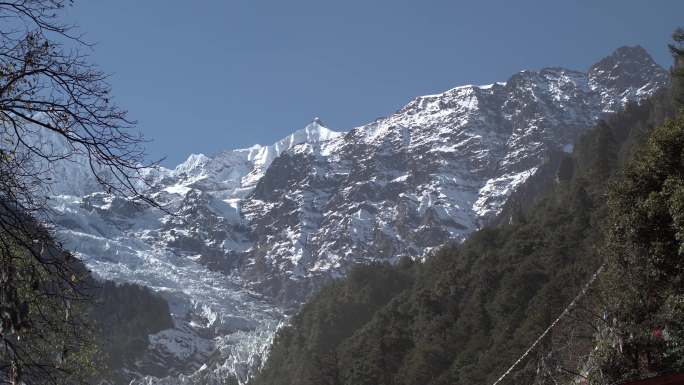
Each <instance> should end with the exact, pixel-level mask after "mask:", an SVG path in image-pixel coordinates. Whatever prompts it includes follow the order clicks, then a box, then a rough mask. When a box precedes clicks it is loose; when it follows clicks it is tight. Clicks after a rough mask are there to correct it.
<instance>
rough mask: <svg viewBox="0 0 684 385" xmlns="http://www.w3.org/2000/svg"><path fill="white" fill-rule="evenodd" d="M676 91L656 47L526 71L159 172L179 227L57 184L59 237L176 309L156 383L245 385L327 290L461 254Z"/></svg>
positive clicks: (97, 266) (158, 338) (160, 348)
mask: <svg viewBox="0 0 684 385" xmlns="http://www.w3.org/2000/svg"><path fill="white" fill-rule="evenodd" d="M667 81H668V76H667V73H666V72H665V71H664V70H663V69H662V68H660V67H659V66H658V65H657V64H656V63H654V62H653V60H652V59H651V58H650V56H649V55H648V54H647V53H646V52H645V51H644V50H643V49H642V48H640V47H623V48H620V49H618V50H617V51H615V52H614V53H613V54H612V55H610V56H609V57H607V58H605V59H603V60H601V61H600V62H598V63H596V64H595V65H593V66H592V67H591V68H590V69H589V71H588V72H579V71H573V70H567V69H563V68H545V69H542V70H540V71H522V72H520V73H517V74H515V75H513V76H511V78H510V79H508V80H507V81H506V82H500V83H494V84H491V85H486V86H472V85H468V86H461V87H456V88H453V89H450V90H448V91H445V92H443V93H440V94H435V95H426V96H421V97H418V98H416V99H414V100H412V101H411V102H409V103H408V104H407V105H406V106H404V107H403V108H401V109H400V110H398V111H397V112H395V113H394V114H392V115H390V116H388V117H386V118H381V119H378V120H376V121H374V122H372V123H370V124H367V125H365V126H361V127H357V128H354V129H352V130H350V131H349V132H347V133H338V132H334V131H331V130H329V129H328V128H326V127H325V125H324V124H323V123H322V122H321V121H320V119H315V120H314V121H313V122H311V123H310V124H309V125H308V126H306V127H305V128H304V129H302V130H299V131H296V132H294V133H293V134H292V135H290V136H288V137H286V138H284V139H283V140H281V141H279V142H277V143H275V144H273V145H270V146H254V147H251V148H248V149H241V150H230V151H225V152H222V153H219V154H217V155H215V156H212V157H208V156H205V155H191V156H190V157H189V158H188V160H187V161H185V162H184V163H182V164H180V165H179V166H177V167H176V168H175V169H173V170H169V169H161V170H150V171H149V172H148V174H147V177H148V178H149V182H150V186H151V187H149V190H148V193H149V194H150V195H152V196H153V197H154V198H155V199H157V201H159V202H160V203H163V204H165V205H166V206H167V208H168V210H169V211H170V212H172V213H174V215H167V214H165V213H162V212H159V211H156V210H153V209H149V208H144V207H140V206H137V205H136V204H133V203H132V202H129V201H127V200H126V199H123V198H121V197H116V196H111V195H109V194H106V193H102V192H97V191H94V190H92V191H81V190H82V189H83V186H91V184H89V183H86V182H87V180H85V179H84V180H85V181H84V182H83V183H80V182H76V181H74V179H73V178H70V179H66V183H64V182H59V183H58V185H56V186H54V189H53V191H54V195H55V196H54V198H53V199H52V202H53V207H54V209H55V211H56V213H57V216H56V218H57V220H58V221H59V223H60V225H61V230H60V236H61V237H62V238H63V240H64V241H65V243H66V244H67V245H68V246H69V247H71V248H72V249H73V250H75V251H77V252H79V253H81V255H82V256H83V257H84V259H85V261H86V263H87V264H88V265H89V267H90V268H92V269H93V270H94V271H95V272H96V273H97V274H99V275H101V276H102V277H105V278H109V279H114V280H119V281H131V282H136V283H141V284H144V285H147V286H150V287H152V288H154V289H155V290H157V291H158V292H160V293H162V295H164V296H165V297H166V298H167V299H168V300H169V302H170V304H171V311H172V313H173V316H174V320H175V328H174V329H170V330H167V331H164V332H162V333H159V334H156V335H154V336H152V337H151V353H150V357H151V358H150V359H149V360H152V361H154V362H157V363H159V362H161V363H163V367H166V368H169V370H168V373H167V374H169V375H170V376H172V377H170V378H167V379H165V380H155V379H153V378H147V379H146V380H144V381H146V382H148V383H158V382H161V383H196V382H198V381H200V382H202V383H213V382H212V381H216V383H220V382H218V381H219V380H218V379H219V378H225V377H226V376H227V375H229V374H230V375H235V376H237V378H238V379H239V380H240V381H241V382H242V381H244V380H245V379H246V378H247V377H248V376H249V375H250V372H251V371H252V370H254V369H255V368H258V367H259V366H260V364H261V362H262V361H261V357H262V354H263V353H264V352H266V351H267V349H268V344H269V342H270V338H271V336H272V335H273V331H274V330H275V328H276V327H277V325H278V323H279V322H281V321H282V320H283V319H284V318H285V314H286V313H287V312H288V311H291V310H293V309H296V308H297V305H298V304H299V303H301V302H302V301H304V300H305V299H306V298H307V296H308V295H309V294H310V293H311V292H312V291H313V290H315V289H316V288H317V287H319V286H320V285H321V284H322V283H324V282H326V281H327V280H329V279H330V278H331V277H336V276H339V275H342V274H344V273H345V271H346V270H347V269H348V268H349V267H350V266H351V265H352V264H354V263H363V262H367V261H373V260H388V261H395V260H397V259H398V258H400V257H402V256H408V257H414V258H421V257H423V256H425V255H426V253H428V252H429V251H430V250H431V249H433V248H435V247H438V246H440V245H442V244H444V243H447V242H459V241H461V240H463V239H464V238H465V237H466V236H467V235H468V234H469V233H470V232H472V231H473V230H475V229H476V228H478V227H479V226H481V225H482V224H483V223H485V222H486V221H488V220H490V219H491V218H492V217H494V216H495V215H496V214H497V213H498V212H499V210H500V209H501V207H502V205H503V204H504V203H505V201H506V199H507V197H508V196H509V195H510V194H511V193H512V192H513V191H515V190H516V189H517V188H518V186H520V185H521V184H522V183H524V182H525V180H527V179H528V178H529V177H530V176H531V175H534V174H535V172H536V171H537V169H538V168H539V166H540V165H541V164H542V163H543V162H544V160H545V159H546V158H547V157H548V155H549V154H550V153H552V152H556V153H557V152H558V151H563V150H565V151H567V150H568V149H570V148H571V146H572V144H573V143H574V141H575V140H576V139H577V138H578V136H579V135H581V134H582V132H583V131H584V130H585V129H587V128H589V127H591V126H592V125H593V124H594V123H595V122H596V121H597V120H598V119H600V118H601V116H602V115H603V114H607V113H611V112H614V111H616V110H619V109H620V108H622V107H623V106H624V105H625V104H626V103H628V102H638V101H639V100H641V99H643V98H646V97H648V96H650V95H652V94H653V93H654V92H656V91H657V90H658V89H659V88H661V87H663V86H664V85H665V84H666V83H667ZM71 167H75V166H71ZM58 171H60V172H62V173H66V174H68V175H77V176H79V177H81V173H80V172H76V171H73V170H68V169H66V168H65V169H59V170H58ZM83 178H86V177H83ZM57 180H58V181H59V180H65V179H59V178H57ZM75 183H78V186H79V188H74V184H75ZM132 373H134V375H135V376H142V375H144V374H146V373H145V367H144V366H143V367H140V368H135V369H134V370H133V371H132ZM191 373H194V374H191ZM186 374H187V375H189V377H188V376H185V375H186Z"/></svg>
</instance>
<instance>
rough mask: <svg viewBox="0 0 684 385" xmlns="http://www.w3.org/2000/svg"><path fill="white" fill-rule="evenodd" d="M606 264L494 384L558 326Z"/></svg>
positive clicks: (496, 384)
mask: <svg viewBox="0 0 684 385" xmlns="http://www.w3.org/2000/svg"><path fill="white" fill-rule="evenodd" d="M604 266H605V263H604V264H601V266H599V268H598V269H597V270H596V271H595V272H594V274H593V275H592V276H591V278H590V279H589V282H587V283H586V284H585V285H584V287H583V288H582V290H581V291H580V292H579V294H577V296H575V298H574V299H573V300H572V302H570V304H569V305H568V306H567V307H566V308H565V310H563V312H562V313H561V314H560V315H559V316H558V318H556V320H555V321H553V322H552V323H551V325H549V327H547V328H546V330H544V332H543V333H542V334H541V335H540V336H539V337H538V338H537V339H536V340H535V341H534V342H533V343H532V345H531V346H530V347H529V348H527V350H526V351H525V353H523V355H522V356H520V358H518V360H517V361H515V362H514V363H513V365H511V367H510V368H508V370H506V371H505V372H504V374H502V375H501V377H499V379H498V380H496V381H494V383H493V384H492V385H498V384H499V383H500V382H501V381H502V380H503V379H504V378H506V376H508V375H509V374H510V373H511V372H512V371H513V369H515V367H516V366H518V364H519V363H520V362H522V360H524V359H525V358H526V357H527V356H528V355H529V354H530V352H532V350H534V348H535V347H537V345H538V344H539V342H540V341H541V340H542V339H544V337H546V335H547V334H549V332H550V331H551V329H553V328H554V327H555V326H556V324H558V322H560V320H561V319H563V317H565V316H566V315H567V314H568V313H569V312H570V310H571V309H572V308H573V307H574V306H575V305H576V304H577V301H579V300H580V299H582V297H584V296H585V295H586V294H587V291H588V290H589V287H590V286H591V285H592V284H593V283H594V281H596V278H597V277H598V276H599V274H601V271H603V267H604Z"/></svg>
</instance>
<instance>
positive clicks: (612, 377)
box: [251, 92, 684, 385]
mask: <svg viewBox="0 0 684 385" xmlns="http://www.w3.org/2000/svg"><path fill="white" fill-rule="evenodd" d="M674 110H675V108H674V107H673V103H672V101H671V97H670V94H669V93H668V92H662V93H660V94H657V95H655V96H654V97H653V98H651V99H650V100H647V101H645V102H643V103H642V104H641V105H628V106H627V108H626V109H625V110H624V111H622V112H620V113H617V114H615V115H614V116H612V117H610V118H608V120H607V121H603V122H600V123H599V124H598V125H597V126H595V127H594V128H593V129H592V130H590V131H588V132H587V133H586V134H584V135H583V136H582V137H581V139H580V140H579V142H578V143H577V144H576V145H575V147H574V151H573V152H572V154H565V155H563V154H556V155H554V156H552V157H550V161H549V163H548V164H547V165H546V166H545V167H543V168H542V169H541V170H540V172H538V173H537V175H536V176H535V177H533V178H531V179H530V180H529V181H528V182H527V184H526V185H525V186H524V187H522V189H521V190H520V192H519V193H518V194H517V195H514V196H513V197H512V198H511V199H510V201H509V202H508V204H507V206H506V208H505V209H504V210H503V212H502V214H501V216H500V217H499V219H498V220H496V221H494V223H495V225H493V226H491V227H490V228H485V229H483V230H480V231H477V232H475V233H473V234H472V236H471V237H470V238H469V239H468V240H467V241H465V242H464V243H463V244H461V245H455V246H449V247H445V248H443V249H442V250H441V251H438V252H436V253H435V254H434V255H432V256H431V257H430V258H428V259H427V261H426V262H425V263H415V262H411V261H410V260H405V261H403V262H401V263H399V264H397V265H396V266H388V265H385V264H375V265H370V266H358V267H356V268H355V269H354V270H353V271H352V272H351V273H350V274H349V275H348V277H347V278H344V279H340V280H337V281H335V282H334V283H333V284H331V285H329V286H328V287H326V288H324V289H322V290H321V291H320V292H319V293H318V294H317V295H316V296H315V297H314V298H313V300H312V301H310V303H308V304H307V305H305V306H304V307H303V308H302V310H301V311H300V312H299V314H297V315H296V316H294V317H293V318H292V320H291V325H290V326H288V327H285V328H283V329H281V330H280V332H279V333H278V335H277V336H276V339H275V342H274V345H273V348H272V352H271V354H270V356H269V359H268V361H267V363H266V365H265V368H264V369H263V371H262V372H261V373H260V374H259V375H258V376H257V377H256V378H255V379H254V380H253V381H252V382H251V384H253V385H275V384H301V385H305V384H330V385H333V384H354V385H364V384H368V385H371V384H406V385H414V384H435V385H436V384H444V385H447V384H463V385H466V384H468V385H470V384H483V385H488V384H492V383H494V382H495V381H496V380H497V378H498V377H499V376H500V375H501V374H502V373H503V372H505V371H506V369H507V368H508V367H509V366H510V365H511V364H512V363H513V362H515V361H516V360H517V359H518V358H519V357H520V356H521V354H522V353H523V352H524V351H525V350H526V349H527V348H528V347H529V346H530V344H531V343H532V341H534V340H535V339H536V338H537V337H538V336H539V335H540V333H541V332H542V331H543V330H544V329H545V328H546V327H547V326H549V324H551V322H552V321H553V320H554V319H555V318H556V317H557V316H558V315H559V314H560V313H561V312H562V311H563V309H564V308H565V307H566V306H567V305H568V303H569V302H570V301H571V299H572V298H573V297H575V295H576V294H577V293H578V292H579V291H580V290H581V288H582V287H583V286H584V285H585V283H586V282H587V280H588V279H589V277H590V276H591V275H592V274H593V273H594V272H595V271H596V270H597V268H598V267H599V265H601V264H602V263H603V262H604V261H605V262H606V264H607V266H606V273H604V274H602V275H601V276H599V281H598V283H597V284H595V285H594V286H593V287H592V289H591V290H590V292H589V293H588V295H587V296H586V297H585V300H583V301H582V302H581V303H580V304H578V306H576V308H574V309H573V310H572V311H571V312H570V313H569V314H568V315H567V316H566V317H564V318H563V321H562V322H561V323H560V324H558V325H557V327H556V328H554V329H553V330H552V332H551V333H550V334H549V335H548V336H547V337H546V338H544V339H543V340H542V343H541V344H540V345H539V346H538V347H537V349H535V350H534V351H533V352H532V354H531V355H530V356H528V357H527V359H526V360H524V361H523V362H522V363H521V365H520V366H518V367H517V368H516V370H515V371H513V372H512V373H511V375H509V376H508V377H506V378H505V379H504V380H503V381H502V383H504V384H518V383H528V384H532V383H539V384H542V383H554V382H556V381H558V382H560V383H569V382H570V381H575V380H577V381H583V382H591V383H610V382H613V381H619V380H621V379H624V378H627V377H629V378H634V377H637V376H642V375H647V374H648V373H652V372H659V371H662V370H667V369H676V368H678V367H683V366H684V353H683V351H684V345H682V346H680V345H678V343H679V342H680V341H681V340H684V338H680V336H682V337H684V328H683V327H681V326H682V325H680V324H681V321H678V322H680V324H677V323H676V322H674V323H673V322H672V319H673V317H675V316H674V315H682V314H684V310H682V308H684V300H682V301H680V299H684V296H680V295H679V294H680V291H681V289H677V288H676V287H674V286H668V282H679V283H677V285H679V286H682V285H681V282H682V277H684V275H682V274H681V272H682V271H681V268H682V266H681V263H680V262H677V263H674V262H673V261H672V260H668V259H666V258H672V256H673V255H675V256H676V255H677V253H678V252H681V250H678V247H677V245H681V238H680V237H681V236H684V233H677V232H674V231H670V232H667V231H665V230H663V231H664V234H665V235H663V237H661V238H659V239H657V240H652V242H651V243H649V244H647V245H644V246H643V247H647V248H651V247H656V246H657V247H660V248H661V249H664V250H674V251H673V252H671V253H670V254H667V253H661V254H659V256H660V257H662V258H665V259H662V258H661V259H657V258H656V259H654V261H656V262H653V263H652V264H651V265H648V266H645V267H644V266H641V265H640V264H639V263H636V265H635V263H633V261H632V262H630V260H626V259H621V258H619V257H615V256H611V252H610V250H606V246H605V245H608V246H611V247H612V246H615V245H616V243H615V242H620V243H619V246H620V247H623V248H625V249H626V248H630V247H631V248H630V249H629V250H632V251H633V250H637V249H639V247H640V245H639V244H638V242H639V239H628V240H624V239H622V240H621V239H619V236H617V235H616V234H615V226H617V224H620V223H621V224H622V225H624V226H626V225H625V223H629V220H628V219H626V218H628V217H629V215H631V214H630V213H631V211H629V209H627V206H628V205H629V204H628V203H625V202H623V201H621V199H622V198H621V194H620V191H623V192H629V194H632V195H633V196H634V198H633V199H634V201H633V202H632V203H631V204H633V205H634V206H635V207H647V208H648V207H650V206H648V205H649V204H650V203H648V202H651V203H652V204H653V205H656V204H658V205H660V206H657V209H654V210H653V213H654V214H653V215H650V214H648V213H646V214H643V215H641V216H633V217H631V218H632V220H633V221H635V222H638V221H640V220H641V221H648V220H651V219H652V218H654V217H656V218H657V219H658V220H660V226H661V228H662V229H667V228H669V227H667V226H670V227H672V223H679V224H680V227H679V229H682V228H684V226H682V223H683V222H684V219H683V218H684V210H683V209H682V208H684V198H683V197H684V187H682V186H684V184H682V185H680V186H678V185H677V184H676V183H675V182H667V183H665V182H663V181H665V180H670V179H668V177H667V175H659V174H658V171H657V170H656V168H659V169H661V170H663V171H662V173H667V172H668V170H669V172H672V173H676V170H677V169H679V173H682V170H684V167H683V164H682V163H681V157H682V156H684V155H682V154H683V152H682V150H683V147H684V145H683V143H684V134H683V133H682V127H684V123H683V122H682V121H681V120H680V121H676V122H674V123H668V124H667V126H666V128H661V129H657V130H654V128H655V127H658V126H661V125H662V124H663V123H664V122H665V121H666V120H667V119H669V118H671V117H673V116H674V115H675V114H674ZM651 133H653V134H651ZM650 135H651V136H653V137H651V138H650V139H648V138H649V136H650ZM663 138H665V139H663ZM647 139H648V140H647ZM644 143H646V144H644ZM654 143H655V144H654ZM678 145H679V146H682V147H677V146H678ZM640 148H644V149H643V150H639V149H640ZM638 150H639V151H638ZM668 151H669V153H668ZM677 151H679V153H678V154H679V155H678V156H679V158H677ZM637 152H638V153H639V155H635V154H636V153H637ZM662 153H665V155H663V154H662ZM644 154H645V155H644ZM649 154H650V155H649ZM653 154H656V155H653ZM657 154H660V155H659V156H660V157H658V156H657ZM672 154H674V155H672ZM672 157H674V159H673V160H671V162H673V164H674V165H672V164H670V166H667V165H664V166H663V165H660V163H658V161H659V159H660V160H661V161H666V160H667V159H670V158H672ZM644 159H646V160H644ZM663 159H664V160H663ZM647 161H648V162H651V163H648V164H649V165H650V166H649V167H651V168H650V169H649V168H644V167H645V166H644V167H642V166H641V165H642V164H643V162H647ZM677 162H680V163H677ZM627 164H630V166H626V165H627ZM626 167H627V169H628V170H632V171H629V172H626V174H627V175H625V176H623V172H621V170H623V169H625V168H626ZM668 167H670V168H668ZM634 170H637V171H639V170H642V174H643V170H651V171H649V172H650V173H651V174H654V175H659V176H657V177H656V176H654V177H653V178H655V179H653V178H652V179H653V180H651V179H648V178H645V177H642V178H641V179H639V178H637V177H636V176H635V175H637V176H638V175H642V174H639V172H637V171H634ZM653 170H656V171H653ZM630 175H631V176H630ZM680 177H681V176H680ZM629 178H632V179H634V180H636V182H635V181H631V182H630V181H629ZM657 178H660V179H657ZM647 179H648V180H647ZM656 179H657V180H656ZM641 180H643V181H645V182H643V184H640V182H639V181H641ZM678 180H679V181H680V182H681V179H678ZM677 183H678V182H677ZM683 183H684V182H683ZM625 186H627V187H625ZM630 186H631V187H630ZM635 186H637V187H638V188H642V189H645V191H641V193H642V194H641V195H639V194H637V193H636V192H635V191H636V189H637V187H635ZM662 186H665V187H662ZM668 186H669V187H668ZM630 188H631V189H632V190H630ZM678 188H679V190H677V189H678ZM649 189H651V190H652V191H655V194H656V195H657V196H663V197H665V198H667V199H665V198H663V199H661V200H660V201H656V200H654V199H652V197H651V195H652V194H649V191H650V190H649ZM630 191H631V192H630ZM658 191H660V192H658ZM668 191H669V192H668ZM672 191H674V192H672ZM658 194H660V195H658ZM667 194H670V195H667ZM677 194H681V196H679V195H677ZM671 196H674V197H675V198H676V197H678V198H677V199H679V200H676V199H675V198H672V199H670V198H669V197H671ZM638 197H642V198H643V199H642V200H641V201H639V199H640V198H638ZM649 197H651V198H649ZM608 198H609V199H608ZM623 198H624V197H623ZM668 199H670V200H668ZM623 200H624V199H623ZM527 202H533V203H527ZM644 202H646V203H644ZM654 202H655V203H654ZM668 202H669V203H668ZM609 205H610V209H609V208H608V207H609ZM677 205H679V206H677ZM649 215H650V216H649ZM649 218H651V219H649ZM668 218H669V219H668ZM673 218H674V219H673ZM668 221H669V222H668ZM673 221H674V222H673ZM677 221H679V222H677ZM607 222H608V223H607ZM624 226H623V227H622V228H625V227H624ZM648 226H651V224H649V223H645V224H644V225H643V226H642V227H641V228H640V229H641V230H639V229H637V230H639V231H642V232H646V230H644V229H646V228H648ZM654 228H656V229H661V228H658V227H654ZM611 229H612V230H611ZM637 230H635V231H634V232H632V233H633V234H637V235H639V234H641V233H639V231H637ZM651 235H653V234H651ZM635 236H636V235H635ZM653 236H655V235H653ZM667 236H670V238H667ZM644 239H646V236H644ZM656 241H659V242H661V243H657V242H656ZM628 242H631V243H628ZM663 242H664V243H663ZM667 242H670V243H669V244H668V243H667ZM630 245H631V246H630ZM654 245H656V246H654ZM657 247H656V248H657ZM618 248H619V247H617V246H616V247H614V249H616V250H617V249H618ZM629 250H628V251H629ZM628 251H625V253H627V254H628ZM642 251H643V250H642ZM654 258H655V257H654ZM630 263H631V264H630ZM633 266H637V267H639V268H638V269H637V268H632V267H633ZM649 269H650V270H649ZM659 269H660V270H659ZM621 274H622V277H620V275H621ZM648 274H655V276H657V277H659V279H660V280H659V281H658V282H659V284H660V286H658V288H659V289H654V288H653V287H650V286H648V285H647V284H645V283H644V282H648V281H649V279H650V278H648V277H649V276H650V275H648ZM627 277H628V278H627ZM630 285H631V286H630ZM672 285H674V284H672ZM636 288H643V292H640V291H639V290H637V289H636ZM677 290H680V291H677ZM639 293H640V294H639ZM630 295H631V297H630ZM639 295H641V296H642V297H644V298H645V299H644V298H641V301H639V300H637V299H639V298H636V297H638V296H639ZM644 303H646V304H650V305H649V306H650V307H649V308H646V309H644V308H643V306H644V305H643V304H644ZM639 304H642V305H639ZM663 304H666V305H667V306H666V307H663V306H665V305H663ZM639 306H642V307H639ZM653 312H656V313H657V314H659V316H658V317H660V318H658V319H657V320H652V319H651V316H650V314H656V313H653ZM627 315H630V316H627ZM631 315H633V316H631ZM630 317H632V318H630ZM635 317H636V318H635ZM638 317H641V318H638ZM668 317H670V318H668ZM675 318H676V317H675ZM679 319H680V320H681V319H684V317H680V318H679ZM594 348H596V349H594ZM591 351H594V353H592V354H591V355H589V353H590V352H591Z"/></svg>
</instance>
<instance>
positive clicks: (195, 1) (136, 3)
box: [68, 0, 684, 166]
mask: <svg viewBox="0 0 684 385" xmlns="http://www.w3.org/2000/svg"><path fill="white" fill-rule="evenodd" d="M68 13H69V14H68V18H69V19H70V20H74V21H75V22H77V23H78V24H79V25H80V26H81V31H82V32H84V33H85V34H86V37H87V39H89V40H90V41H93V42H95V43H97V46H96V47H95V51H94V52H93V54H92V56H93V60H94V61H95V62H96V63H97V64H99V65H100V67H102V68H103V69H104V70H105V71H106V72H109V73H112V74H113V76H112V79H111V83H112V85H113V89H114V90H113V94H114V96H115V99H116V101H117V103H118V104H119V105H121V106H122V107H124V108H126V109H128V110H129V112H130V114H131V117H132V118H134V119H136V120H137V121H138V123H139V129H140V130H141V131H142V132H143V133H144V134H145V136H147V137H148V138H149V139H151V140H152V142H151V143H149V144H148V152H149V154H150V156H151V158H159V157H162V156H166V157H167V159H166V160H165V162H164V165H166V166H174V165H175V164H177V163H179V162H180V161H182V160H184V159H185V158H186V157H187V156H188V154H190V153H193V152H195V153H198V152H202V153H205V154H213V153H215V152H217V151H220V150H222V149H229V148H240V147H248V146H250V145H252V144H255V143H261V144H269V143H272V142H274V141H276V140H278V139H279V138H281V137H283V136H285V135H287V134H289V133H290V132H292V131H294V130H297V129H299V128H302V127H304V126H305V125H306V124H307V123H308V122H309V121H311V119H312V118H314V117H315V116H320V117H321V119H322V120H323V121H324V122H325V123H326V124H327V125H328V126H329V127H330V128H332V129H337V130H349V129H350V128H353V127H355V126H358V125H361V124H364V123H367V122H369V121H371V120H373V119H375V118H376V117H379V116H385V115H388V114H390V113H392V112H394V111H395V110H397V109H398V108H400V107H401V106H402V105H404V104H405V103H406V102H408V101H409V100H410V99H411V98H413V97H415V96H418V95H422V94H430V93H436V92H439V91H443V90H446V89H449V88H452V87H455V86H457V85H462V84H471V83H472V84H486V83H492V82H494V81H504V80H506V79H507V78H508V77H509V76H510V75H511V74H513V73H515V72H517V71H519V70H521V69H539V68H542V67H544V66H562V67H567V68H572V69H578V70H585V69H587V68H588V67H589V66H590V65H591V64H592V63H594V62H596V61H598V60H599V59H600V58H602V57H603V56H606V55H607V54H609V53H610V52H611V51H612V50H613V49H615V48H617V47H619V46H621V45H635V44H640V45H641V46H643V47H644V48H646V49H647V50H648V51H649V52H650V53H651V55H653V57H654V58H655V59H656V61H657V62H659V63H660V64H661V65H663V66H665V67H669V65H670V56H669V53H668V51H667V48H666V44H667V43H668V42H669V37H670V34H671V32H672V30H673V29H674V28H675V27H677V26H678V25H684V1H682V0H648V1H647V0H577V1H572V0H564V1H555V0H539V1H527V0H515V1H512V0H499V1H494V0H477V1H476V0H443V1H441V0H439V1H438V0H420V1H419V0H413V1H404V0H382V1H380V0H336V1H328V0H271V1H265V0H222V1H219V0H211V1H210V0H185V1H179V0H165V1H164V0H116V1H107V0H77V1H76V4H75V7H74V8H73V9H71V10H69V11H68Z"/></svg>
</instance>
